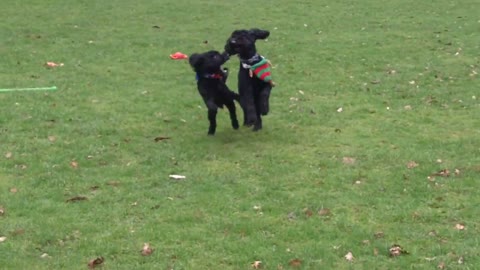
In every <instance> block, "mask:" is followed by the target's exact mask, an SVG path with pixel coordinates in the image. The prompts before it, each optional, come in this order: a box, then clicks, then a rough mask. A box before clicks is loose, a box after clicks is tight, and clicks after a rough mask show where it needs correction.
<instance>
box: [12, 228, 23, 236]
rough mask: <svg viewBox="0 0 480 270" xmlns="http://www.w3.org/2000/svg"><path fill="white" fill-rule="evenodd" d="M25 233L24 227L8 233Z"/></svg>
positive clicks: (15, 234)
mask: <svg viewBox="0 0 480 270" xmlns="http://www.w3.org/2000/svg"><path fill="white" fill-rule="evenodd" d="M24 233H25V229H16V230H15V231H13V232H11V233H10V234H11V235H12V236H18V235H22V234H24Z"/></svg>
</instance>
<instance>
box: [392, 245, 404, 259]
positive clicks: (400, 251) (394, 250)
mask: <svg viewBox="0 0 480 270" xmlns="http://www.w3.org/2000/svg"><path fill="white" fill-rule="evenodd" d="M388 251H389V252H390V256H391V257H397V256H400V255H402V254H408V252H407V251H406V250H404V249H403V248H402V247H401V246H400V245H393V246H392V247H391V248H390V249H389V250H388Z"/></svg>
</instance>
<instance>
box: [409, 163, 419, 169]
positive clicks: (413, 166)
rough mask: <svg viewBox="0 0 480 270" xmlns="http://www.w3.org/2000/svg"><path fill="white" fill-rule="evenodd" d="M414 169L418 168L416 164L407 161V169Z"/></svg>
mask: <svg viewBox="0 0 480 270" xmlns="http://www.w3.org/2000/svg"><path fill="white" fill-rule="evenodd" d="M415 167H418V163H416V162H415V161H409V162H408V163H407V168H409V169H413V168H415Z"/></svg>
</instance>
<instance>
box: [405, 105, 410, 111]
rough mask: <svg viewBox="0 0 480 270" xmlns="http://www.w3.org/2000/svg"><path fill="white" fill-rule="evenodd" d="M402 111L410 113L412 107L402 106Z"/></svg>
mask: <svg viewBox="0 0 480 270" xmlns="http://www.w3.org/2000/svg"><path fill="white" fill-rule="evenodd" d="M403 109H405V110H406V111H410V110H411V109H412V106H410V105H405V106H403Z"/></svg>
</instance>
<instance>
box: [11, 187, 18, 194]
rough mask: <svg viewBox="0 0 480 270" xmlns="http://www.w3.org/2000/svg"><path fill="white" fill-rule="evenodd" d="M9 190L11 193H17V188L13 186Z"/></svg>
mask: <svg viewBox="0 0 480 270" xmlns="http://www.w3.org/2000/svg"><path fill="white" fill-rule="evenodd" d="M10 192H11V193H17V192H18V189H17V188H15V187H13V188H11V189H10Z"/></svg>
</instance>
